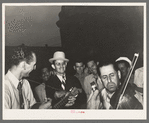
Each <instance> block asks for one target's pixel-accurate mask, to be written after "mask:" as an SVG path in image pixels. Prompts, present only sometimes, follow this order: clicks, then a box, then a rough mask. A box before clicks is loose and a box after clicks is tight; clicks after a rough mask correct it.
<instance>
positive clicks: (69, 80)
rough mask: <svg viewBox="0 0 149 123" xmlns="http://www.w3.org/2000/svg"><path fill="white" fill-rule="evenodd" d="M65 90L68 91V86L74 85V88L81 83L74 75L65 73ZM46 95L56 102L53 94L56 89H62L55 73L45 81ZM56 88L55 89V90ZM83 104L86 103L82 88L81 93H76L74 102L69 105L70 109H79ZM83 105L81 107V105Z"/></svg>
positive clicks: (78, 86) (79, 86)
mask: <svg viewBox="0 0 149 123" xmlns="http://www.w3.org/2000/svg"><path fill="white" fill-rule="evenodd" d="M65 83H66V84H65V90H66V91H69V89H70V88H72V87H76V88H81V89H82V87H81V84H80V82H79V80H78V79H77V78H76V77H75V76H68V75H66V81H65ZM46 84H47V86H46V95H47V97H50V98H51V99H52V100H53V101H52V102H53V103H54V102H56V101H55V100H56V99H55V98H54V94H55V92H56V91H58V90H63V89H62V87H61V81H60V80H59V78H58V77H57V76H56V75H52V76H51V77H50V79H49V81H48V82H47V83H46ZM48 86H51V87H53V88H50V87H48ZM56 89H57V90H56ZM84 105H86V95H85V92H84V91H83V89H82V93H79V94H78V97H77V98H76V101H75V104H74V105H73V106H71V107H69V108H70V109H80V108H85V107H84ZM82 106H83V107H82Z"/></svg>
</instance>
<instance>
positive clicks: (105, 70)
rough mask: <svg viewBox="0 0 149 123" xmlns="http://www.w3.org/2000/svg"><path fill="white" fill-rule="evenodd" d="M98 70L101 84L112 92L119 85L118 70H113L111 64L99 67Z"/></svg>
mask: <svg viewBox="0 0 149 123" xmlns="http://www.w3.org/2000/svg"><path fill="white" fill-rule="evenodd" d="M99 71H100V77H101V80H102V82H103V85H104V86H105V88H106V89H107V91H108V92H110V93H113V92H114V91H115V90H116V89H117V87H118V86H119V76H118V72H117V71H115V69H114V67H113V65H112V64H109V65H106V66H102V67H100V68H99Z"/></svg>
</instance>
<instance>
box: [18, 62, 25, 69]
mask: <svg viewBox="0 0 149 123" xmlns="http://www.w3.org/2000/svg"><path fill="white" fill-rule="evenodd" d="M19 66H20V67H21V68H22V69H24V70H26V63H25V61H22V62H20V64H19Z"/></svg>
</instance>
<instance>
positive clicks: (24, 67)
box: [4, 47, 51, 109]
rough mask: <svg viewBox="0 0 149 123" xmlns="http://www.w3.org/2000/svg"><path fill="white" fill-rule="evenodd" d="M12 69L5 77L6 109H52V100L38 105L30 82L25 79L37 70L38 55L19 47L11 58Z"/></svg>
mask: <svg viewBox="0 0 149 123" xmlns="http://www.w3.org/2000/svg"><path fill="white" fill-rule="evenodd" d="M9 61H10V63H11V64H10V68H9V70H8V72H7V74H6V75H5V82H4V86H5V92H4V93H5V109H29V108H39V109H48V108H51V100H50V101H45V102H43V103H36V100H35V98H34V96H33V93H32V90H31V87H30V84H29V82H28V81H27V80H26V79H24V77H28V76H29V74H30V72H31V71H32V70H35V69H36V55H35V53H34V52H32V51H29V50H28V49H26V50H25V49H23V48H20V47H18V48H17V49H16V50H14V52H13V53H12V56H11V57H10V60H9Z"/></svg>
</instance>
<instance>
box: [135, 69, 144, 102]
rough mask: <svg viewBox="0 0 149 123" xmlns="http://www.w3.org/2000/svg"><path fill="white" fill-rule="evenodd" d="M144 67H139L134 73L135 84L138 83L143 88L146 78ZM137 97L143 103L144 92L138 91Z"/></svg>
mask: <svg viewBox="0 0 149 123" xmlns="http://www.w3.org/2000/svg"><path fill="white" fill-rule="evenodd" d="M143 74H144V73H143V67H141V68H138V69H137V70H136V71H135V74H134V84H136V85H137V86H138V87H139V88H143V85H144V79H143ZM135 92H136V94H135V97H136V98H137V99H138V100H139V102H140V103H141V104H142V105H143V93H141V92H138V91H136V90H135Z"/></svg>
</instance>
